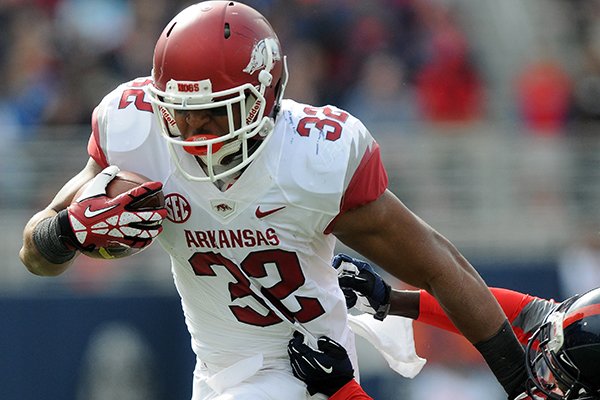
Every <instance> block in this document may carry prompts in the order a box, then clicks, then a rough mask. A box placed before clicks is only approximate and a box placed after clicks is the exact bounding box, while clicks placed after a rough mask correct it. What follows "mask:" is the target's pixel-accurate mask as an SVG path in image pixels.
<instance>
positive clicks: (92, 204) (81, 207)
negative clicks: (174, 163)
mask: <svg viewBox="0 0 600 400" xmlns="http://www.w3.org/2000/svg"><path fill="white" fill-rule="evenodd" d="M66 211H67V214H68V222H69V224H70V228H71V229H70V231H71V232H69V233H72V234H69V235H68V238H66V239H67V240H66V241H67V243H69V244H71V245H72V246H73V247H75V248H76V249H78V250H80V251H81V252H82V253H83V254H85V255H86V256H89V257H93V258H102V259H113V258H122V257H126V256H130V255H132V254H135V253H138V252H139V251H141V250H143V249H145V248H147V247H148V245H150V244H151V243H152V240H153V239H154V238H155V237H156V236H158V234H160V233H161V232H162V221H163V220H164V218H165V217H166V215H167V210H166V209H165V198H164V195H163V192H162V184H161V183H160V182H152V181H150V180H149V179H148V178H146V177H144V176H142V175H139V174H136V173H134V172H129V171H120V170H119V168H118V167H116V166H114V165H113V166H110V167H107V168H105V169H104V170H103V171H102V172H101V173H99V174H98V175H96V177H94V179H92V180H91V181H90V182H89V183H87V184H86V185H84V186H83V187H82V188H81V189H80V190H79V191H78V192H77V194H76V195H75V197H74V200H73V202H72V203H71V204H70V205H69V207H67V210H66Z"/></svg>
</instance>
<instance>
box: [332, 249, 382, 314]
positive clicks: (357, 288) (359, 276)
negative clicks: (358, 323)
mask: <svg viewBox="0 0 600 400" xmlns="http://www.w3.org/2000/svg"><path fill="white" fill-rule="evenodd" d="M331 263H332V265H333V267H334V268H335V269H337V271H338V281H339V284H340V287H341V288H342V291H343V292H344V296H345V297H346V306H347V307H348V309H350V308H352V307H354V306H355V305H356V307H357V308H358V309H359V310H361V311H363V312H366V313H369V314H373V316H374V317H375V319H378V320H380V321H382V320H383V319H384V318H385V317H386V316H387V315H388V312H389V311H390V292H391V287H390V285H388V284H387V282H386V281H384V280H383V278H382V277H381V276H380V275H379V274H378V273H377V272H375V270H374V269H373V267H371V265H370V264H369V263H367V262H365V261H362V260H358V259H356V258H352V257H350V256H349V255H346V254H343V253H340V254H338V255H336V256H335V257H333V261H332V262H331Z"/></svg>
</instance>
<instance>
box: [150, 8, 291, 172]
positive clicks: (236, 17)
mask: <svg viewBox="0 0 600 400" xmlns="http://www.w3.org/2000/svg"><path fill="white" fill-rule="evenodd" d="M152 78H153V84H152V85H150V86H149V87H148V93H149V97H150V100H151V103H152V107H153V110H154V113H155V115H156V117H157V119H158V121H159V123H160V126H161V133H162V137H163V138H164V139H165V140H166V141H167V142H168V146H169V150H170V153H171V156H172V158H173V160H174V162H175V165H176V166H177V168H178V169H179V170H180V172H181V173H182V174H183V175H184V176H185V177H186V178H188V179H190V180H196V181H216V180H218V179H221V178H223V177H226V176H228V175H231V174H233V173H235V172H237V171H240V170H242V169H243V168H245V167H246V166H247V165H249V164H250V162H252V161H253V160H254V159H255V158H256V156H257V155H258V154H259V152H260V151H261V150H262V148H263V147H264V144H265V143H266V139H268V137H269V136H270V134H271V132H272V130H273V126H274V116H275V115H274V114H275V113H276V112H277V110H278V108H279V103H280V101H281V98H282V96H283V91H284V89H285V84H286V80H287V68H286V65H285V57H283V56H282V55H281V50H280V45H279V41H278V39H277V36H276V34H275V32H274V31H273V29H272V28H271V26H270V25H269V23H268V22H267V21H266V20H265V19H264V17H263V16H262V15H260V14H259V13H258V12H256V11H255V10H253V9H252V8H250V7H248V6H245V5H243V4H240V3H235V2H224V1H207V2H202V3H198V4H195V5H192V6H190V7H188V8H186V9H184V10H183V11H182V12H181V13H179V14H178V15H177V16H176V17H175V18H173V20H172V21H171V22H170V23H169V24H167V27H166V28H165V30H164V31H163V33H162V34H161V37H160V38H159V40H158V42H157V44H156V48H155V52H154V65H153V70H152ZM198 110H208V111H210V113H211V115H213V116H225V115H226V116H227V127H228V129H227V133H225V134H224V133H223V132H220V133H217V132H214V134H213V133H206V134H204V135H194V136H193V137H182V132H180V130H179V127H178V126H177V122H176V113H178V112H194V111H198ZM203 133H204V132H203ZM257 141H258V142H260V143H259V144H257ZM178 147H179V148H183V150H184V151H183V152H181V151H179V150H178V149H177V148H178ZM188 154H191V155H192V156H196V157H198V158H199V159H200V160H201V161H202V163H203V164H204V165H205V166H206V170H205V174H199V172H201V171H200V168H199V167H194V168H192V169H190V168H187V169H186V168H185V167H184V166H183V165H184V164H185V163H184V160H183V159H184V158H185V157H189V155H188ZM188 165H189V164H188ZM192 165H194V164H192Z"/></svg>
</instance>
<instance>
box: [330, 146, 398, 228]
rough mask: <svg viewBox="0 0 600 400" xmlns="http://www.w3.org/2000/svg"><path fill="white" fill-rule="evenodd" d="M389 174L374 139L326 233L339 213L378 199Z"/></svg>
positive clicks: (385, 186)
mask: <svg viewBox="0 0 600 400" xmlns="http://www.w3.org/2000/svg"><path fill="white" fill-rule="evenodd" d="M387 186H388V176H387V172H386V171H385V168H384V167H383V163H382V161H381V152H380V150H379V145H378V144H377V142H375V141H374V140H373V142H372V143H371V145H370V146H369V147H368V148H367V150H366V151H365V153H364V155H363V157H362V159H361V160H360V164H359V165H358V168H357V169H356V171H355V173H354V175H352V178H351V179H350V182H349V184H348V187H347V189H346V191H345V192H344V196H343V197H342V202H341V205H340V213H339V214H338V216H337V217H335V218H334V219H333V221H331V223H330V224H329V226H327V229H325V233H331V232H332V231H333V227H334V226H335V222H336V221H337V218H338V217H339V215H341V214H343V213H345V212H346V211H348V210H352V209H353V208H356V207H360V206H362V205H364V204H367V203H370V202H371V201H374V200H377V199H378V198H379V196H381V194H382V193H383V192H384V191H385V190H386V189H387Z"/></svg>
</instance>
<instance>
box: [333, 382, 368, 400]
mask: <svg viewBox="0 0 600 400" xmlns="http://www.w3.org/2000/svg"><path fill="white" fill-rule="evenodd" d="M329 400H373V398H372V397H371V396H369V395H368V394H366V393H365V391H364V390H363V388H362V387H360V385H359V384H358V382H356V381H355V380H354V379H352V380H351V381H350V382H348V383H346V384H345V385H344V386H342V387H341V389H340V390H338V391H337V392H335V393H334V394H333V396H331V397H330V398H329Z"/></svg>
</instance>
